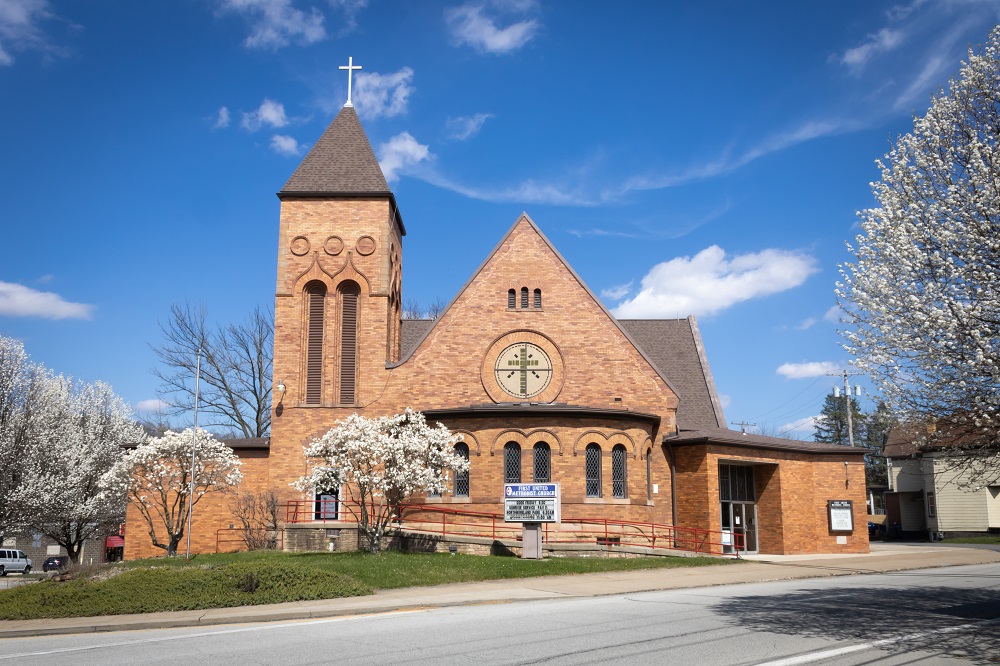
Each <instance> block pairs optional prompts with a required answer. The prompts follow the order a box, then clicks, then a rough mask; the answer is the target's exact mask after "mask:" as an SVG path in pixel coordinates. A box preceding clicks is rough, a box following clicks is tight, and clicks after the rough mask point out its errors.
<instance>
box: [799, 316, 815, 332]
mask: <svg viewBox="0 0 1000 666" xmlns="http://www.w3.org/2000/svg"><path fill="white" fill-rule="evenodd" d="M815 324H816V317H809V318H807V319H806V320H805V321H803V322H802V323H801V324H799V325H798V326H796V327H795V330H796V331H805V330H808V329H810V328H812V327H813V326H814V325H815Z"/></svg>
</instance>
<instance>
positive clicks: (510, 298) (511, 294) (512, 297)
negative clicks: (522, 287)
mask: <svg viewBox="0 0 1000 666" xmlns="http://www.w3.org/2000/svg"><path fill="white" fill-rule="evenodd" d="M507 307H508V308H510V309H511V310H513V309H514V308H516V307H517V292H516V291H514V290H513V289H508V290H507Z"/></svg>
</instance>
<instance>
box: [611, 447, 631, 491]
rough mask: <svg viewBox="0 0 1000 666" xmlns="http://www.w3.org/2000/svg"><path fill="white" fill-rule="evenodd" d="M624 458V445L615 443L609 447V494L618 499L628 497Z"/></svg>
mask: <svg viewBox="0 0 1000 666" xmlns="http://www.w3.org/2000/svg"><path fill="white" fill-rule="evenodd" d="M625 458H626V453H625V446H624V445H623V444H616V445H615V447H614V448H613V449H611V496H612V497H616V498H618V499H623V498H625V497H628V483H626V481H627V479H626V475H625Z"/></svg>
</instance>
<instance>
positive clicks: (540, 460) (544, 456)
mask: <svg viewBox="0 0 1000 666" xmlns="http://www.w3.org/2000/svg"><path fill="white" fill-rule="evenodd" d="M532 453H533V454H534V456H533V457H534V463H535V465H534V467H535V469H534V477H533V479H532V480H533V481H534V482H535V483H548V482H549V481H551V480H552V464H551V451H550V450H549V445H548V444H546V443H545V442H538V443H537V444H535V448H534V449H533V450H532Z"/></svg>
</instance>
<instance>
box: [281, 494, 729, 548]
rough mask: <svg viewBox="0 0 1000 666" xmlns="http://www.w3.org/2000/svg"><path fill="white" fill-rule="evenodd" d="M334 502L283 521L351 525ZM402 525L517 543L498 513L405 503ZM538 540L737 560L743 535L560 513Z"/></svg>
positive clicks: (299, 506) (513, 526)
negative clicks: (691, 553)
mask: <svg viewBox="0 0 1000 666" xmlns="http://www.w3.org/2000/svg"><path fill="white" fill-rule="evenodd" d="M336 503H339V504H340V505H341V506H343V505H347V504H348V501H346V500H319V501H315V500H291V501H289V502H288V503H287V504H286V511H285V516H286V522H288V523H306V522H308V523H314V522H321V523H325V522H328V521H336V522H354V520H353V517H352V516H351V515H349V514H350V512H349V511H346V512H345V511H343V509H342V508H341V506H337V507H331V506H330V504H336ZM331 509H333V510H331ZM341 516H343V517H341ZM438 517H439V518H440V519H438ZM404 522H405V523H406V524H407V525H408V529H409V530H411V531H419V532H427V533H431V534H440V535H442V536H447V535H449V534H451V535H452V536H455V535H466V536H479V537H486V536H488V537H489V538H490V539H493V540H496V539H497V538H504V539H509V540H514V541H519V540H520V538H521V527H520V524H519V523H505V522H504V521H503V514H502V513H498V512H491V511H475V510H469V509H462V508H456V507H453V506H444V505H440V504H409V505H405V506H401V507H398V512H397V514H396V524H397V526H399V527H401V526H402V525H403V523H404ZM498 522H499V525H498ZM543 540H544V542H545V543H548V544H573V543H595V541H596V542H597V543H598V544H599V545H603V546H606V547H609V548H613V547H616V546H618V547H620V546H642V547H646V548H651V549H654V550H661V549H662V550H685V551H693V552H695V553H710V554H723V555H735V556H737V557H738V556H739V553H740V552H741V551H743V550H745V547H746V545H745V535H743V534H740V533H738V532H735V531H728V530H708V529H703V528H700V527H678V526H675V525H666V524H662V523H653V522H645V521H630V520H616V519H612V518H602V517H596V516H595V517H591V516H572V515H569V516H566V515H564V516H563V517H562V520H561V523H560V524H559V526H558V527H556V526H553V525H552V524H548V523H546V524H545V528H544V530H543Z"/></svg>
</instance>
